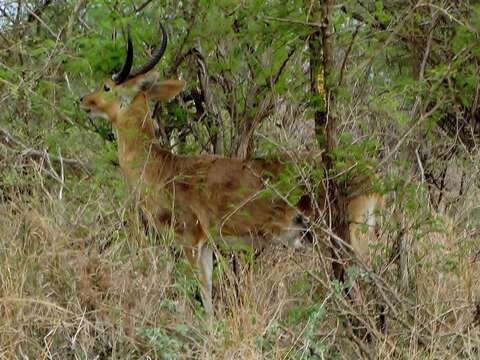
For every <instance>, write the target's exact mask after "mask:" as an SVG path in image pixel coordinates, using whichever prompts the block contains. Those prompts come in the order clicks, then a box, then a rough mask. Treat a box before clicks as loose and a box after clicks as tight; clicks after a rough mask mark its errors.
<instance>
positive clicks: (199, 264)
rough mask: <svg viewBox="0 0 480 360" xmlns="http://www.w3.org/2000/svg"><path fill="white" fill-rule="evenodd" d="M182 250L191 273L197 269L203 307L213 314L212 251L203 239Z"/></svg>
mask: <svg viewBox="0 0 480 360" xmlns="http://www.w3.org/2000/svg"><path fill="white" fill-rule="evenodd" d="M183 251H184V253H185V255H186V257H187V259H188V262H189V263H190V266H191V269H192V271H193V273H196V272H197V271H196V270H198V277H199V280H200V289H199V290H200V297H201V299H202V304H203V308H204V309H205V312H206V313H207V314H209V315H213V303H212V273H213V251H212V249H211V248H210V247H209V246H208V244H207V243H206V242H205V241H202V242H200V243H198V245H197V246H195V247H190V246H188V247H187V246H185V247H184V248H183ZM192 275H194V274H192Z"/></svg>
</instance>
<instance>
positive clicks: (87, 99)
mask: <svg viewBox="0 0 480 360" xmlns="http://www.w3.org/2000/svg"><path fill="white" fill-rule="evenodd" d="M160 28H161V30H162V42H161V44H160V46H158V48H157V49H156V50H155V51H154V52H153V55H152V58H151V60H150V61H149V62H148V63H147V64H145V65H143V66H141V67H140V68H138V69H136V70H132V65H133V46H132V40H131V37H130V33H128V37H127V54H126V58H125V63H124V64H123V67H122V69H121V70H120V72H118V73H116V74H114V75H113V76H112V78H111V79H107V80H106V81H105V82H104V84H103V86H102V87H101V88H100V89H99V90H97V91H94V92H91V93H89V94H86V95H84V96H82V97H81V98H80V106H81V107H82V109H83V110H85V111H86V112H87V114H88V116H90V117H101V118H106V119H109V120H111V121H112V122H114V123H115V122H116V121H117V119H118V118H119V117H120V115H121V114H122V113H125V112H126V111H128V110H130V111H132V109H131V107H132V105H133V103H134V102H135V99H138V98H141V100H143V101H142V102H141V106H146V107H148V100H149V99H151V100H157V101H167V100H169V99H171V98H172V97H174V96H175V95H177V94H178V93H179V92H180V91H181V90H182V89H183V88H184V86H185V82H184V81H183V80H164V81H159V79H158V78H159V74H158V73H157V72H155V71H152V69H153V68H154V67H155V65H156V64H157V63H158V62H159V61H160V59H161V58H162V56H163V54H164V53H165V49H166V47H167V41H168V40H167V33H166V31H165V28H164V27H163V25H161V24H160ZM140 110H145V111H146V110H148V109H140ZM145 111H143V113H144V114H145ZM133 112H135V110H133ZM139 116H140V114H139ZM143 116H144V115H143Z"/></svg>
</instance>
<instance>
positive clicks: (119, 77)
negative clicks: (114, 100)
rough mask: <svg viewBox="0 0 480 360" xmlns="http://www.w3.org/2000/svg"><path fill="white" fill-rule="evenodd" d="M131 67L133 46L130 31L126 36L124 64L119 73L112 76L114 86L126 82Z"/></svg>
mask: <svg viewBox="0 0 480 360" xmlns="http://www.w3.org/2000/svg"><path fill="white" fill-rule="evenodd" d="M132 65H133V45H132V38H131V37H130V31H128V34H127V57H126V58H125V63H124V64H123V67H122V70H120V72H118V73H116V74H113V75H112V80H113V81H114V82H115V84H117V85H118V84H121V83H122V82H124V81H125V80H127V78H128V75H129V74H130V70H132Z"/></svg>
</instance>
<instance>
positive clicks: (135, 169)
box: [115, 106, 167, 186]
mask: <svg viewBox="0 0 480 360" xmlns="http://www.w3.org/2000/svg"><path fill="white" fill-rule="evenodd" d="M115 127H116V130H117V136H118V159H119V163H120V167H121V168H122V171H123V173H124V175H125V177H126V179H127V182H128V183H129V185H132V186H134V185H136V184H138V183H149V182H151V175H150V173H151V171H152V168H154V163H158V162H160V163H162V162H163V161H162V160H163V159H162V158H163V157H165V156H164V155H165V154H164V153H163V152H161V151H157V148H158V146H156V145H154V143H155V140H156V138H155V127H154V123H153V119H152V117H151V115H150V111H149V110H148V107H146V106H142V107H137V108H135V107H132V106H130V107H129V108H127V109H126V110H125V112H123V113H121V114H120V116H119V117H118V118H117V119H116V122H115ZM159 157H160V159H159ZM165 160H167V159H165ZM157 180H158V179H157Z"/></svg>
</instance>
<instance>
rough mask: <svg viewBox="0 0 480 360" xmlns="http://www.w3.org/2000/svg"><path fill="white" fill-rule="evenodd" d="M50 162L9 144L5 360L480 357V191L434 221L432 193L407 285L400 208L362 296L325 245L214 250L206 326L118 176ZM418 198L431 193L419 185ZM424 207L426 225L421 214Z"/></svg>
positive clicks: (5, 166)
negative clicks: (52, 168) (399, 252)
mask: <svg viewBox="0 0 480 360" xmlns="http://www.w3.org/2000/svg"><path fill="white" fill-rule="evenodd" d="M42 166H43V165H42V164H41V163H39V162H38V161H31V160H28V159H23V158H22V157H21V156H20V154H19V153H17V152H14V151H10V150H7V151H4V152H3V153H2V158H1V169H2V174H3V175H4V176H3V177H2V182H1V199H2V201H1V203H0V317H1V323H0V357H1V358H5V359H27V358H28V359H41V358H46V359H48V358H52V359H101V358H112V359H126V358H139V359H148V358H153V359H169V358H171V359H176V358H200V359H214V358H215V359H335V358H341V359H356V358H371V359H446V358H452V359H454V358H458V359H462V358H463V359H466V358H468V359H473V358H476V357H477V356H478V351H479V341H480V338H479V331H478V325H479V318H480V309H479V305H478V302H477V301H478V300H477V299H478V293H479V290H480V287H479V281H480V278H479V276H478V275H479V269H478V262H479V261H480V260H479V259H478V247H477V246H476V240H475V239H476V237H475V236H477V237H478V235H475V233H474V229H475V226H478V225H476V222H478V219H477V218H476V217H474V216H473V215H472V214H475V211H469V210H475V208H476V207H477V209H478V205H477V202H476V201H475V199H478V194H477V193H474V192H473V191H472V192H469V193H468V194H467V193H466V194H465V199H464V201H462V206H463V211H452V212H450V213H448V214H439V213H433V214H431V213H430V212H429V209H428V207H427V206H423V205H422V202H418V204H417V205H418V208H416V209H413V210H412V209H410V210H408V211H407V210H405V212H404V213H403V217H402V225H403V227H404V229H405V234H404V241H405V242H406V243H407V245H408V259H407V260H408V261H407V263H408V266H407V270H408V274H407V275H408V278H409V281H408V282H407V285H406V286H407V287H402V286H400V284H401V281H400V280H399V274H398V263H397V261H396V258H395V256H396V253H395V249H394V247H395V246H394V244H395V239H396V236H397V235H398V232H397V231H396V230H395V229H394V228H393V225H392V222H391V221H389V220H390V215H389V214H390V213H391V212H392V211H393V210H392V208H391V207H389V208H387V209H386V215H385V219H384V224H383V227H382V229H381V239H380V241H379V242H378V243H377V244H374V245H373V246H372V251H371V253H372V254H371V258H372V261H371V264H370V266H369V267H367V268H362V267H361V266H356V267H353V268H351V269H350V271H349V276H350V279H355V281H354V282H353V283H347V286H350V285H351V286H352V288H349V289H350V290H348V289H347V290H348V291H347V292H349V293H350V298H349V297H348V296H346V295H345V291H343V290H342V287H341V284H339V283H338V282H336V281H335V280H334V279H333V278H332V276H331V269H330V258H329V257H330V255H329V253H328V252H327V251H325V248H324V247H322V246H320V245H321V244H322V243H324V241H325V239H317V246H316V247H314V248H306V249H303V250H301V251H293V250H292V249H284V248H281V247H272V248H270V249H267V250H265V251H264V252H262V253H261V254H259V255H254V254H248V253H244V254H243V255H241V256H239V257H238V259H237V260H236V265H235V266H234V265H233V263H232V261H231V260H230V257H229V254H228V253H223V254H219V253H218V254H217V258H218V259H217V265H216V268H215V287H214V302H215V306H216V315H215V318H214V319H208V318H206V317H205V314H204V313H203V310H202V308H201V305H200V303H199V301H198V299H197V297H196V283H195V281H194V280H193V277H191V276H190V275H189V274H190V272H189V270H188V267H187V265H186V263H185V262H184V260H183V259H182V258H181V257H180V256H178V253H177V252H176V251H175V250H174V248H173V247H172V246H171V239H169V238H168V236H164V237H155V236H154V235H152V234H151V233H149V232H148V231H146V230H145V227H144V226H143V224H142V221H141V219H139V217H138V214H137V211H136V210H135V207H134V204H132V203H131V201H130V200H129V198H128V192H127V191H126V189H125V188H122V186H121V182H119V183H118V184H119V186H118V187H112V186H109V185H108V181H107V182H106V183H104V182H103V181H104V180H99V178H98V174H96V173H93V174H90V175H88V176H86V175H85V174H70V175H67V177H66V179H65V182H64V184H60V183H59V182H58V181H57V180H54V179H52V177H51V176H48V175H47V174H46V173H45V171H42V170H41V169H42ZM111 171H112V172H111V174H110V175H109V176H111V178H113V179H114V178H116V177H117V176H118V174H116V172H115V171H114V170H111ZM107 178H108V177H107ZM60 190H62V191H61V192H60ZM422 194H423V195H422ZM416 196H418V197H421V196H424V193H422V191H421V187H419V191H418V193H417V194H416ZM394 203H395V202H394ZM397 206H398V204H397ZM422 212H423V213H427V212H428V213H429V214H430V215H429V216H428V219H430V223H429V224H426V223H419V221H418V220H419V218H421V216H420V215H419V214H421V213H422ZM415 214H417V217H415V216H414V215H415ZM426 218H427V217H426ZM472 229H473V230H472ZM477 229H478V228H477ZM234 268H235V271H234ZM379 309H383V310H381V311H383V312H384V313H385V318H386V320H385V329H384V330H383V332H382V331H381V330H380V329H379V327H378V326H377V324H378V322H379V320H378V315H379V311H380V310H379Z"/></svg>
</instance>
